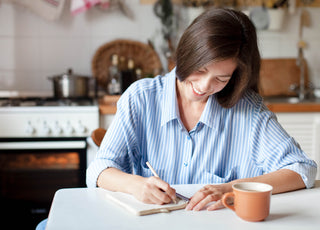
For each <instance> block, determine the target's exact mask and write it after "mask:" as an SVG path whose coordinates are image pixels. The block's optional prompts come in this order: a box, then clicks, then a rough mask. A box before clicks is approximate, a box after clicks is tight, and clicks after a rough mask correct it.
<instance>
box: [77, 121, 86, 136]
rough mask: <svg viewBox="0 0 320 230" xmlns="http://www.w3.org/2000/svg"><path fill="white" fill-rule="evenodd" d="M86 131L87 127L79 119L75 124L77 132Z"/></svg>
mask: <svg viewBox="0 0 320 230" xmlns="http://www.w3.org/2000/svg"><path fill="white" fill-rule="evenodd" d="M86 131H87V128H86V127H85V126H84V125H83V124H82V123H81V121H79V122H78V126H77V132H78V133H85V132H86Z"/></svg>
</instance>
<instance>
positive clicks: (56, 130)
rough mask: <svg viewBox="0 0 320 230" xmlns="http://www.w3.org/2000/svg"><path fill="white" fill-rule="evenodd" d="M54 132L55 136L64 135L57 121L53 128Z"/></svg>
mask: <svg viewBox="0 0 320 230" xmlns="http://www.w3.org/2000/svg"><path fill="white" fill-rule="evenodd" d="M52 132H53V133H54V134H55V135H60V134H61V133H62V128H61V127H60V126H59V123H58V122H57V121H56V122H55V124H54V126H53V128H52Z"/></svg>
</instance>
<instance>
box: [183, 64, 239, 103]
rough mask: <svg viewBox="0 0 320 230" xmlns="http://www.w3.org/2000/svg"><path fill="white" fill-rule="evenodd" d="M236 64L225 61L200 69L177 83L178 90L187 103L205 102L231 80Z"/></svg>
mask: <svg viewBox="0 0 320 230" xmlns="http://www.w3.org/2000/svg"><path fill="white" fill-rule="evenodd" d="M236 68H237V63H236V61H235V59H232V58H230V59H226V60H223V61H219V62H212V63H211V64H209V65H207V66H204V67H202V68H200V69H199V70H198V71H196V72H194V73H192V74H191V75H190V76H189V77H187V78H186V80H185V81H183V82H179V81H178V90H179V93H180V95H181V96H182V97H185V99H187V100H189V101H201V102H204V101H207V99H208V97H209V96H210V95H212V94H215V93H218V92H219V91H221V90H222V89H223V88H224V87H225V86H226V85H227V84H228V82H229V80H230V79H231V76H232V74H233V72H234V71H235V69H236Z"/></svg>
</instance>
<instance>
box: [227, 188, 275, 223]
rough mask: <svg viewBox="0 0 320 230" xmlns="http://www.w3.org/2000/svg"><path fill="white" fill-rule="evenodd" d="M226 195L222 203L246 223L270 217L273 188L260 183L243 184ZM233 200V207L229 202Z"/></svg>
mask: <svg viewBox="0 0 320 230" xmlns="http://www.w3.org/2000/svg"><path fill="white" fill-rule="evenodd" d="M232 189H233V192H229V193H226V194H224V196H223V197H222V203H223V205H224V206H225V207H227V208H229V209H231V210H233V211H234V212H235V213H236V214H237V216H239V217H240V218H241V219H243V220H246V221H262V220H264V219H265V218H267V217H268V216H269V212H270V199H271V194H272V189H273V188H272V186H271V185H268V184H264V183H258V182H241V183H237V184H234V185H233V186H232ZM230 198H233V205H232V204H230V203H228V200H230Z"/></svg>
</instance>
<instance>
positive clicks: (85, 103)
mask: <svg viewBox="0 0 320 230" xmlns="http://www.w3.org/2000/svg"><path fill="white" fill-rule="evenodd" d="M98 123H99V107H98V103H97V100H96V99H94V98H76V99H57V98H52V97H20V98H0V127H1V131H0V137H8V138H9V137H86V136H89V135H90V134H91V132H92V131H93V130H94V129H96V128H98V127H99V124H98Z"/></svg>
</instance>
